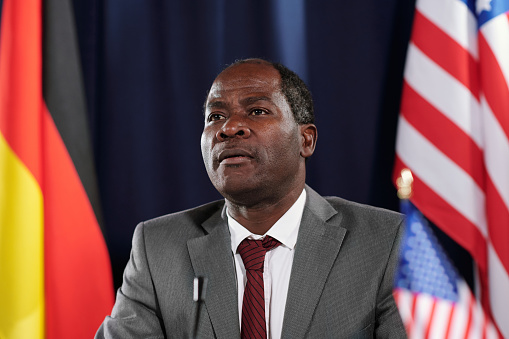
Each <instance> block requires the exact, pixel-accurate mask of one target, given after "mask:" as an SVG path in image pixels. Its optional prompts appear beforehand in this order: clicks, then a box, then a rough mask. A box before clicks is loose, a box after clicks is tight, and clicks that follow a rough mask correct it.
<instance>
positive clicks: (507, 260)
mask: <svg viewBox="0 0 509 339" xmlns="http://www.w3.org/2000/svg"><path fill="white" fill-rule="evenodd" d="M508 175H509V174H508ZM486 197H487V201H489V203H488V204H486V213H487V217H488V232H489V236H490V242H491V244H492V246H493V248H494V249H495V251H496V252H497V254H498V257H499V258H500V261H501V262H502V265H503V266H504V268H505V270H506V271H508V272H509V244H508V240H509V211H508V210H507V206H506V205H505V204H504V201H503V200H502V197H501V196H500V194H499V192H498V190H497V189H496V187H495V185H494V184H493V181H492V180H491V178H490V177H489V176H487V179H486Z"/></svg>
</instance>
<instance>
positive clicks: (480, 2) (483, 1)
mask: <svg viewBox="0 0 509 339" xmlns="http://www.w3.org/2000/svg"><path fill="white" fill-rule="evenodd" d="M482 11H487V12H489V11H491V0H477V1H476V3H475V12H476V13H477V15H479V14H481V12H482Z"/></svg>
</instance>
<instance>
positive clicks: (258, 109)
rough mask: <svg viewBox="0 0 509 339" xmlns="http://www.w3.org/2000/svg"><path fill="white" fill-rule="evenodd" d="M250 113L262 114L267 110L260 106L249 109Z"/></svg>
mask: <svg viewBox="0 0 509 339" xmlns="http://www.w3.org/2000/svg"><path fill="white" fill-rule="evenodd" d="M251 114H252V115H263V114H267V111H265V110H263V109H261V108H255V109H253V110H252V111H251Z"/></svg>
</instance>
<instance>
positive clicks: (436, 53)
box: [412, 11, 479, 100]
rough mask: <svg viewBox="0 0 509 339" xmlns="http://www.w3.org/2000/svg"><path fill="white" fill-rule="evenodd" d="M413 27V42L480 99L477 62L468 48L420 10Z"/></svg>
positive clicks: (417, 12)
mask: <svg viewBox="0 0 509 339" xmlns="http://www.w3.org/2000/svg"><path fill="white" fill-rule="evenodd" d="M413 27H414V28H413V29H414V30H413V33H412V41H413V43H414V44H415V45H416V46H417V47H419V49H420V50H421V51H423V52H424V53H425V54H426V55H427V56H428V57H429V58H430V59H431V60H433V61H434V62H436V63H437V64H438V65H440V67H442V68H443V69H444V70H446V71H447V72H448V73H449V74H451V75H452V76H453V77H454V78H456V79H457V80H458V81H459V82H461V83H462V84H463V85H464V86H466V87H467V88H468V89H469V90H470V92H471V93H472V94H473V95H474V96H475V98H476V99H477V100H479V79H478V73H477V62H476V60H475V59H474V58H473V57H472V56H471V55H470V53H469V52H468V50H466V49H464V48H463V47H462V46H461V45H460V44H458V43H457V42H456V40H454V39H452V38H451V37H450V36H449V35H447V34H446V33H445V32H444V31H442V30H441V29H440V28H438V27H437V26H436V25H435V24H434V23H433V22H432V21H430V20H429V19H428V18H426V17H425V16H424V15H422V14H421V13H420V12H419V11H415V17H414V26H413Z"/></svg>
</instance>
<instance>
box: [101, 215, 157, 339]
mask: <svg viewBox="0 0 509 339" xmlns="http://www.w3.org/2000/svg"><path fill="white" fill-rule="evenodd" d="M164 337H165V336H164V330H163V326H162V321H161V318H160V316H159V311H158V306H157V298H156V295H155V291H154V287H153V284H152V278H151V273H150V268H149V265H148V261H147V256H146V249H145V239H144V225H143V223H141V224H139V225H138V226H137V227H136V229H135V231H134V236H133V244H132V250H131V257H130V259H129V262H128V263H127V266H126V269H125V271H124V281H123V283H122V286H121V287H120V288H119V289H118V291H117V298H116V302H115V305H114V306H113V310H112V313H111V316H107V317H106V319H105V320H104V322H103V323H102V325H101V327H100V328H99V330H98V331H97V333H96V336H95V338H150V339H159V338H164Z"/></svg>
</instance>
